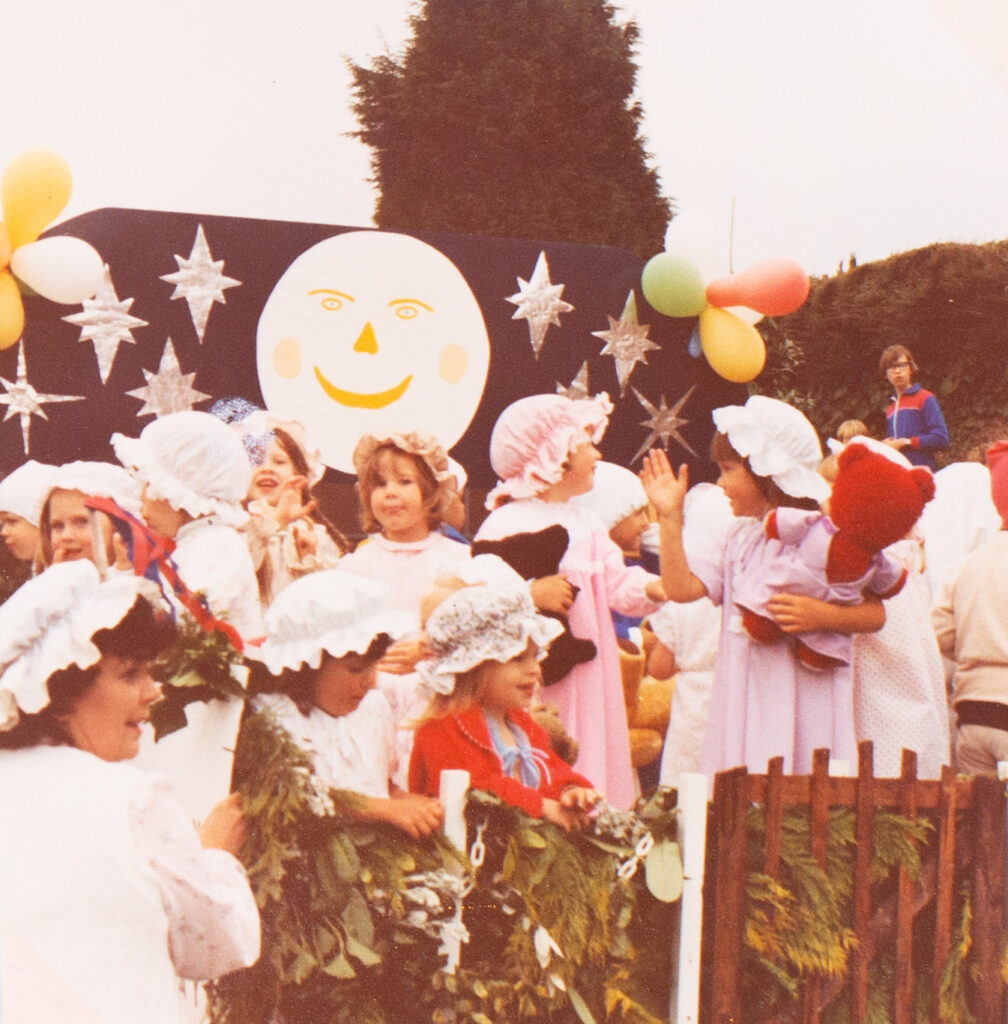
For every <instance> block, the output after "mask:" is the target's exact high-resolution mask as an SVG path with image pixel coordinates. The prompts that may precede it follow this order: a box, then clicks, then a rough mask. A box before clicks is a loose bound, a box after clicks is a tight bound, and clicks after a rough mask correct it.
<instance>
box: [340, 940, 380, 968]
mask: <svg viewBox="0 0 1008 1024" xmlns="http://www.w3.org/2000/svg"><path fill="white" fill-rule="evenodd" d="M346 951H347V955H348V956H352V957H353V958H354V959H355V960H359V961H360V962H361V963H362V964H363V965H364V966H365V967H374V965H375V964H380V963H381V960H382V958H381V954H380V953H377V952H376V951H375V950H373V949H372V948H371V947H370V946H365V945H364V943H363V942H360V941H359V940H358V939H355V938H354V937H353V936H352V935H348V936H347V937H346Z"/></svg>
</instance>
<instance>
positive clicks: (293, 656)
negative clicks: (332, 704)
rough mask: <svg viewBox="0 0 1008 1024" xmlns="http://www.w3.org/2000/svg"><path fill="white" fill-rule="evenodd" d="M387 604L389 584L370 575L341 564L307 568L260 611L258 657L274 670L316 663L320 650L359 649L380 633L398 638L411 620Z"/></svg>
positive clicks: (357, 651) (352, 651)
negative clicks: (313, 569) (263, 630)
mask: <svg viewBox="0 0 1008 1024" xmlns="http://www.w3.org/2000/svg"><path fill="white" fill-rule="evenodd" d="M391 605H392V594H391V592H390V591H389V589H388V588H387V587H385V586H383V585H382V584H380V583H377V582H375V581H374V580H369V579H365V578H364V577H363V576H356V575H354V574H353V573H349V572H346V571H345V570H342V569H323V570H320V571H319V572H313V573H309V574H308V575H307V576H302V577H301V578H300V579H297V580H294V582H293V583H290V584H288V585H287V586H286V587H284V589H283V590H281V591H280V593H279V594H278V595H277V596H276V598H275V599H274V600H273V603H272V604H271V605H270V606H269V608H268V609H267V610H266V614H265V615H264V617H263V623H264V625H265V628H266V640H265V642H264V643H263V645H262V648H261V649H260V654H261V657H262V660H263V662H264V663H265V664H266V667H267V668H268V669H269V670H270V672H272V673H273V674H274V675H279V674H280V672H282V671H283V670H284V669H297V668H301V666H302V665H307V666H308V667H309V668H318V667H319V665H320V664H321V663H322V654H323V652H324V653H326V654H329V655H331V656H332V657H334V658H342V657H343V656H344V655H346V654H364V653H365V652H366V651H367V649H368V648H369V647H370V646H371V643H372V641H373V640H374V639H375V637H377V636H378V635H379V634H381V633H385V634H386V635H387V636H389V637H390V638H391V639H393V640H398V639H399V638H401V637H403V636H405V635H406V634H407V633H408V632H409V631H410V630H411V629H414V628H415V627H416V623H415V619H414V617H413V616H412V615H408V614H406V613H405V612H401V611H397V610H395V609H394V608H392V606H391Z"/></svg>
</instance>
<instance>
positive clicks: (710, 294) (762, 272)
mask: <svg viewBox="0 0 1008 1024" xmlns="http://www.w3.org/2000/svg"><path fill="white" fill-rule="evenodd" d="M808 293H809V278H808V274H806V273H805V271H804V270H802V268H801V267H800V266H798V264H797V263H795V261H794V260H788V259H770V260H760V261H759V263H754V264H753V265H752V266H751V267H747V268H746V269H745V270H743V271H742V273H740V274H732V275H731V276H730V277H719V278H718V279H717V280H716V281H711V283H710V284H709V285H707V301H708V302H709V303H710V304H711V305H712V306H718V307H720V308H721V309H724V307H725V306H748V307H749V308H750V309H755V310H756V311H757V312H759V313H763V314H765V315H766V316H783V315H784V314H785V313H793V312H794V311H795V310H796V309H797V308H798V307H799V306H800V305H801V304H802V303H803V302H804V301H805V300H806V299H807V298H808Z"/></svg>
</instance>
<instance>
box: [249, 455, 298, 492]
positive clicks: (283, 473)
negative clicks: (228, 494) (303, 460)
mask: <svg viewBox="0 0 1008 1024" xmlns="http://www.w3.org/2000/svg"><path fill="white" fill-rule="evenodd" d="M296 475H297V469H296V468H295V466H294V463H293V462H292V461H291V457H290V456H289V455H288V454H287V453H286V452H285V451H284V450H283V448H282V447H281V446H280V445H279V444H278V443H277V442H276V441H270V443H269V447H268V448H267V449H266V456H265V458H264V459H263V461H262V462H261V463H260V464H259V465H258V466H257V467H256V468H255V469H254V470H253V471H252V483H251V484H250V485H249V492H248V497H249V501H255V500H260V501H266V502H268V503H269V504H270V505H276V503H277V502H278V501H279V500H280V488H281V487H282V486H283V484H285V483H286V482H287V481H288V480H290V479H291V478H292V477H294V476H296Z"/></svg>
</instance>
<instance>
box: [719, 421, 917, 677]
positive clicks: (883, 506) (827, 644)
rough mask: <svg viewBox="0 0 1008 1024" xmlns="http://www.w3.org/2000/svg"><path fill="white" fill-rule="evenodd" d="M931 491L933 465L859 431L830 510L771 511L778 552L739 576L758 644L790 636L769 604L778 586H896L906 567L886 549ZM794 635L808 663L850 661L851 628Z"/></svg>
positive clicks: (880, 592)
mask: <svg viewBox="0 0 1008 1024" xmlns="http://www.w3.org/2000/svg"><path fill="white" fill-rule="evenodd" d="M932 497H934V477H933V476H932V474H931V471H930V470H928V469H926V468H924V467H922V466H911V465H910V463H909V462H908V461H907V460H906V459H905V458H904V457H903V456H902V455H900V454H899V453H897V452H895V451H894V450H893V449H890V448H887V447H886V446H884V445H882V444H880V443H879V442H877V441H871V439H867V438H854V439H853V440H852V441H851V443H850V444H848V445H847V446H846V447H845V448H844V449H843V450H842V451H841V452H840V453H839V455H838V456H837V476H836V481H835V482H834V484H833V492H832V495H831V497H830V501H829V514H828V515H827V514H824V513H822V512H806V511H803V510H801V509H794V508H776V509H773V510H772V511H771V512H770V513H769V514H768V515H767V517H766V520H765V521H764V531H765V533H766V536H767V537H768V538H771V539H775V540H777V541H779V542H780V545H781V548H780V554H779V556H778V557H776V558H770V559H767V560H766V561H765V563H764V566H763V567H762V571H760V572H758V573H752V574H749V575H748V578H746V579H744V580H740V581H739V585H738V586H737V587H736V590H735V593H734V595H733V597H734V603H735V606H736V608H737V609H738V611H739V613H740V618H741V626H742V628H744V629H745V630H746V631H747V632H748V633H749V635H750V636H751V637H752V638H753V639H754V640H756V641H757V642H760V643H777V642H780V641H782V640H786V639H788V638H787V637H786V635H785V634H784V633H783V632H782V631H781V629H780V627H779V626H778V625H777V623H776V622H775V621H774V620H773V618H772V617H770V616H769V615H768V614H767V611H766V607H767V602H768V601H769V599H770V598H771V597H773V596H774V595H775V594H779V593H787V594H799V595H804V596H807V597H815V598H818V599H820V600H824V601H830V602H832V603H835V604H857V603H859V602H860V601H862V600H864V597H865V595H872V596H874V597H877V598H883V599H884V598H887V597H892V596H893V595H895V594H897V593H899V591H900V589H901V588H902V587H903V584H904V582H905V581H906V570H905V569H904V568H903V567H902V566H900V565H899V564H898V563H897V562H895V561H894V560H893V559H891V558H890V557H888V556H887V555H886V554H885V551H884V549H885V548H886V547H888V546H889V545H890V544H894V543H895V542H896V541H898V540H901V539H902V538H903V537H905V536H906V535H907V534H908V533H909V532H910V530H911V529H912V527H913V525H914V524H915V523H916V522H917V520H918V519H919V518H920V514H921V512H922V511H923V510H924V505H925V504H926V503H927V502H928V501H930V500H931V498H932ZM791 642H793V643H794V644H795V655H796V657H797V658H798V660H799V661H800V662H801V663H802V664H804V665H806V666H807V667H809V668H812V669H818V670H829V669H831V668H834V667H835V666H837V665H845V664H849V663H850V654H851V637H850V636H849V635H848V634H842V633H828V632H807V633H802V634H800V635H798V636H796V637H795V638H794V639H793V640H792V641H791Z"/></svg>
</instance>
